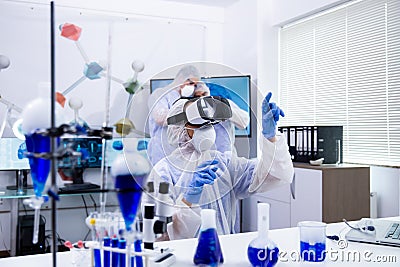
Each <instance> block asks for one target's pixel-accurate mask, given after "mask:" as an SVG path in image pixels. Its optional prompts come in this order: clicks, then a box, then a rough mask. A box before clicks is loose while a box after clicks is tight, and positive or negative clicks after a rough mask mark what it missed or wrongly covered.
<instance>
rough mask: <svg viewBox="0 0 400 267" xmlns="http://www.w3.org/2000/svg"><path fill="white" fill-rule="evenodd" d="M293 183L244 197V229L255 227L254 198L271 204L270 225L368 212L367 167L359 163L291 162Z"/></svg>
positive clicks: (338, 218)
mask: <svg viewBox="0 0 400 267" xmlns="http://www.w3.org/2000/svg"><path fill="white" fill-rule="evenodd" d="M294 166H295V177H294V179H293V182H292V184H290V185H285V186H283V187H281V188H277V189H275V190H272V191H270V192H266V193H263V194H256V195H254V196H252V197H250V198H249V199H247V200H244V203H243V207H244V209H243V211H246V212H244V213H243V214H242V216H244V217H242V222H243V224H242V226H243V231H254V230H256V227H257V221H256V219H257V214H256V212H257V209H256V208H255V206H256V204H257V202H267V203H270V204H271V211H270V215H271V216H270V226H271V229H276V228H285V227H290V226H292V227H293V226H297V223H298V222H300V221H306V220H307V221H308V220H310V221H323V222H327V223H332V222H339V221H342V219H343V218H345V219H347V220H358V219H361V218H363V217H369V216H370V169H369V167H368V166H362V165H349V164H341V165H323V166H311V165H309V164H306V163H294Z"/></svg>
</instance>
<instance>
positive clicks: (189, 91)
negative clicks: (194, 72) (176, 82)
mask: <svg viewBox="0 0 400 267" xmlns="http://www.w3.org/2000/svg"><path fill="white" fill-rule="evenodd" d="M193 92H194V85H185V86H184V87H183V88H182V89H181V95H182V96H183V97H190V96H193Z"/></svg>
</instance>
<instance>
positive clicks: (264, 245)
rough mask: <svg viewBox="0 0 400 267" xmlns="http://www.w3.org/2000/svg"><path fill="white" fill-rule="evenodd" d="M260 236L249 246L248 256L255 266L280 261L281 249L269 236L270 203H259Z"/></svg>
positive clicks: (260, 266) (270, 264)
mask: <svg viewBox="0 0 400 267" xmlns="http://www.w3.org/2000/svg"><path fill="white" fill-rule="evenodd" d="M257 215H258V220H257V224H258V225H257V229H258V236H257V237H256V238H255V239H253V240H252V241H251V242H250V244H249V247H248V248H247V257H248V259H249V261H250V263H251V265H252V266H253V267H272V266H274V265H275V264H276V263H277V262H278V256H279V249H278V247H277V246H276V244H275V243H274V242H273V241H272V240H270V239H269V238H268V230H269V204H268V203H258V204H257Z"/></svg>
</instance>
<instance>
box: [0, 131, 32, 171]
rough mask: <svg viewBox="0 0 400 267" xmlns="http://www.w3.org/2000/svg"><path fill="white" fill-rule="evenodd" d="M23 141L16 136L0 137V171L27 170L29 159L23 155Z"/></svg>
mask: <svg viewBox="0 0 400 267" xmlns="http://www.w3.org/2000/svg"><path fill="white" fill-rule="evenodd" d="M25 149H26V148H25V141H23V140H20V139H18V138H0V171H13V170H29V169H30V167H29V161H28V159H27V158H24V157H23V152H24V150H25Z"/></svg>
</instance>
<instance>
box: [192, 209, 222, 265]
mask: <svg viewBox="0 0 400 267" xmlns="http://www.w3.org/2000/svg"><path fill="white" fill-rule="evenodd" d="M193 262H194V264H196V265H202V266H204V265H207V266H218V264H219V263H223V262H224V257H223V256H222V250H221V245H220V243H219V239H218V233H217V227H216V212H215V210H212V209H203V210H201V228H200V235H199V240H198V244H197V248H196V253H195V255H194V258H193Z"/></svg>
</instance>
